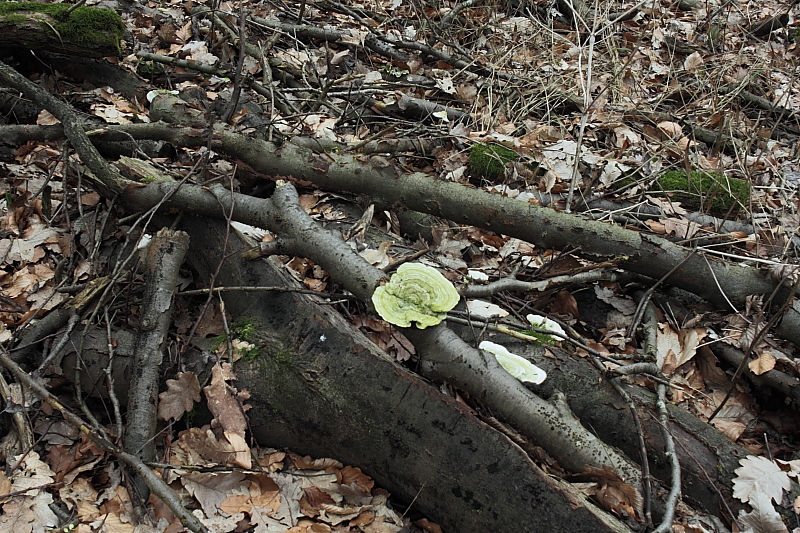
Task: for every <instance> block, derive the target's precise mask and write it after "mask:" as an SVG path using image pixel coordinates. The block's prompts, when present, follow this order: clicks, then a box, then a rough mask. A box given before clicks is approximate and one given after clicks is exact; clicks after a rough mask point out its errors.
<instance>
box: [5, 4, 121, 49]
mask: <svg viewBox="0 0 800 533" xmlns="http://www.w3.org/2000/svg"><path fill="white" fill-rule="evenodd" d="M70 7H72V5H71V4H40V3H36V2H3V3H0V49H3V48H6V49H9V48H10V49H14V48H27V49H30V50H49V51H52V52H60V53H65V54H69V55H77V56H84V57H107V56H116V55H118V54H119V53H120V51H121V48H120V46H121V43H122V38H123V37H124V35H125V26H124V24H123V23H122V19H121V18H120V16H119V15H118V14H117V13H116V12H115V11H112V10H110V9H99V8H95V7H84V6H82V7H78V8H76V9H75V10H73V11H72V12H69V11H68V10H69V8H70Z"/></svg>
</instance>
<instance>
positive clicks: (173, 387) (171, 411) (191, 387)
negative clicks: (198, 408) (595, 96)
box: [158, 372, 200, 420]
mask: <svg viewBox="0 0 800 533" xmlns="http://www.w3.org/2000/svg"><path fill="white" fill-rule="evenodd" d="M175 377H176V378H177V379H168V380H167V390H165V391H164V392H162V393H161V394H159V395H158V418H159V419H161V420H170V419H173V420H180V419H181V417H182V416H183V413H185V412H187V411H191V410H192V407H194V404H195V403H196V402H199V401H200V382H199V381H197V376H196V375H195V374H194V373H193V372H179V373H178V375H177V376H175Z"/></svg>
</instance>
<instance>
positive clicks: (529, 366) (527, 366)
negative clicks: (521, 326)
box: [478, 341, 547, 385]
mask: <svg viewBox="0 0 800 533" xmlns="http://www.w3.org/2000/svg"><path fill="white" fill-rule="evenodd" d="M478 348H480V349H481V350H485V351H487V352H489V353H490V354H492V355H494V357H495V359H497V362H498V363H500V366H502V367H503V368H505V370H506V372H508V373H509V374H511V375H512V376H514V377H515V378H517V379H518V380H520V381H529V382H531V383H533V384H535V385H539V384H540V383H542V382H543V381H544V380H545V379H547V372H545V371H544V370H542V369H541V368H539V367H538V366H536V365H534V364H533V363H531V362H530V361H528V360H527V359H525V358H524V357H520V356H518V355H517V354H513V353H511V352H509V351H508V349H506V347H505V346H503V345H501V344H495V343H493V342H489V341H483V342H482V343H480V344H479V345H478Z"/></svg>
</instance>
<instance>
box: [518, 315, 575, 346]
mask: <svg viewBox="0 0 800 533" xmlns="http://www.w3.org/2000/svg"><path fill="white" fill-rule="evenodd" d="M525 318H527V319H528V322H530V324H531V326H533V327H534V328H537V329H544V330H547V331H552V332H553V333H558V334H559V335H563V336H564V337H566V336H567V334H566V332H565V331H564V330H563V329H562V327H561V326H560V325H559V324H558V323H557V322H555V321H553V320H550V319H549V318H547V317H546V316H541V315H528V316H526V317H525ZM545 336H546V337H547V338H548V339H549V340H548V342H549V343H553V342H559V341H561V340H563V337H556V336H555V335H545Z"/></svg>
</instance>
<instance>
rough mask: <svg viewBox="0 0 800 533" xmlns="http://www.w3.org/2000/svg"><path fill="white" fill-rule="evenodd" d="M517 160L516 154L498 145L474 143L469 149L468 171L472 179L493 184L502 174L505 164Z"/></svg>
mask: <svg viewBox="0 0 800 533" xmlns="http://www.w3.org/2000/svg"><path fill="white" fill-rule="evenodd" d="M518 159H519V155H518V154H517V152H515V151H514V150H509V149H508V148H506V147H504V146H500V145H499V144H490V145H486V144H478V143H475V144H473V145H472V147H470V149H469V170H470V172H472V176H473V177H475V178H480V179H485V180H487V181H491V182H493V181H495V180H496V179H497V178H498V177H500V175H501V174H502V173H503V170H505V166H506V163H508V162H509V161H517V160H518Z"/></svg>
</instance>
